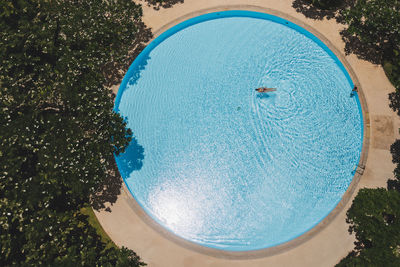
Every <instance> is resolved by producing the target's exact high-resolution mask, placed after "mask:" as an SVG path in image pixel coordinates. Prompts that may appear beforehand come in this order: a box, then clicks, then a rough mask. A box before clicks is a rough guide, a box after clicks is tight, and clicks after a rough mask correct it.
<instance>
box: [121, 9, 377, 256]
mask: <svg viewBox="0 0 400 267" xmlns="http://www.w3.org/2000/svg"><path fill="white" fill-rule="evenodd" d="M222 11H253V12H260V13H264V14H266V15H272V16H274V17H277V18H278V19H283V20H287V21H288V22H290V23H292V24H294V25H295V26H296V27H299V28H301V29H303V30H305V31H306V32H309V33H311V35H314V37H316V38H317V39H319V42H321V43H322V44H323V45H325V46H326V47H327V48H328V51H327V50H326V49H325V48H324V47H322V48H323V49H324V50H325V51H326V52H328V54H330V53H329V52H331V53H333V55H334V56H335V57H336V58H337V59H338V61H339V63H340V64H339V67H343V68H344V70H345V71H346V72H345V73H344V74H345V75H346V77H347V76H348V75H349V77H347V78H350V83H351V84H353V83H354V84H356V85H357V87H358V100H359V102H358V101H357V102H358V105H359V108H360V109H361V112H360V115H361V116H362V120H361V123H362V130H363V131H362V138H363V142H362V146H361V153H360V158H359V162H358V165H359V166H360V165H361V166H365V163H366V161H367V155H368V148H369V143H370V139H369V137H370V123H369V122H370V120H369V113H368V107H367V103H366V99H365V96H364V94H363V90H362V86H361V84H360V83H359V80H358V78H357V76H356V74H355V72H354V71H353V69H352V67H351V66H350V64H349V63H348V62H347V60H346V58H345V57H344V56H343V55H342V53H341V52H340V51H339V50H338V49H336V47H335V46H334V45H333V44H332V43H331V42H330V41H329V40H328V39H327V38H326V37H324V36H323V35H322V34H321V33H319V32H318V31H317V30H315V29H314V28H313V27H311V26H310V25H307V24H305V23H303V22H301V21H299V20H298V19H296V18H294V17H292V16H290V15H287V14H285V13H282V12H280V11H277V10H274V9H270V8H264V7H259V6H254V5H229V6H226V5H225V6H218V7H213V8H206V9H201V10H198V11H195V12H190V13H188V14H186V15H183V16H181V17H179V18H177V19H174V20H172V21H170V22H169V23H167V24H164V25H163V26H162V27H161V28H159V29H157V30H156V31H155V32H154V34H153V38H152V39H151V40H150V41H149V42H148V43H147V45H146V48H148V47H149V44H152V46H153V47H151V48H149V49H150V50H149V51H151V50H152V49H153V48H154V47H156V46H157V45H158V44H159V43H161V42H162V41H163V40H165V39H166V38H168V37H169V36H171V35H173V34H174V33H175V32H178V31H180V30H182V29H183V28H186V27H190V26H191V25H193V24H196V23H199V22H203V21H207V20H212V19H215V18H211V19H202V20H200V21H198V22H195V23H191V24H187V25H184V26H182V25H181V27H180V28H179V29H178V30H176V31H174V32H173V33H172V34H169V35H167V36H166V37H165V38H163V39H162V40H161V41H160V40H159V41H160V42H159V43H154V42H153V41H154V40H156V39H157V38H158V37H159V36H161V35H162V34H164V33H165V32H167V31H169V30H170V29H171V28H174V27H175V26H177V25H179V24H181V23H182V22H186V21H187V20H190V19H193V18H196V17H199V16H202V15H206V14H209V13H217V12H222ZM223 17H227V16H223ZM228 17H232V16H228ZM240 17H244V16H240ZM273 21H274V22H276V21H275V20H273ZM277 23H279V22H277ZM289 27H290V26H289ZM290 28H292V29H293V27H290ZM294 30H296V31H298V30H297V29H294ZM301 33H302V34H304V33H303V32H301ZM307 37H308V38H310V36H307ZM311 39H312V40H313V41H315V40H314V38H311ZM317 44H318V45H320V46H321V44H320V43H318V42H317ZM146 48H145V49H144V50H146ZM140 55H141V54H139V56H138V57H140ZM142 55H143V54H142ZM138 57H137V58H138ZM333 59H335V58H333ZM135 60H136V59H135ZM335 61H336V59H335ZM132 65H134V64H133V63H132V64H131V67H132ZM131 67H130V69H131ZM128 74H129V70H128V72H127V73H126V74H125V76H124V79H123V81H122V83H121V85H120V87H119V89H118V93H117V98H116V99H115V105H114V110H115V111H118V108H117V104H119V98H120V96H121V94H122V91H123V90H121V89H124V88H125V87H126V84H127V82H128V80H129V78H127V77H130V75H128ZM361 176H362V173H359V172H357V171H356V172H355V175H354V177H353V179H352V181H351V183H350V184H349V186H348V188H347V190H346V191H345V193H344V194H343V196H342V198H341V199H340V201H339V202H338V204H337V205H336V207H335V208H334V209H333V210H332V211H331V212H330V213H329V214H328V215H326V216H325V217H324V218H323V219H322V220H320V221H319V223H317V224H316V225H314V226H313V227H312V228H311V229H309V230H308V231H305V232H304V233H303V234H300V235H299V236H297V237H295V238H293V239H291V240H289V241H286V242H284V243H281V244H279V245H276V246H271V247H267V248H262V249H256V250H247V251H229V250H224V249H217V248H212V247H208V246H205V245H200V244H198V243H194V241H189V240H187V239H184V238H182V237H180V236H178V235H177V234H174V233H173V232H171V231H170V230H168V229H167V228H165V227H164V226H163V225H161V224H159V223H158V222H157V221H156V220H154V219H153V218H152V217H151V216H150V215H149V214H147V213H146V212H145V210H144V209H143V208H142V207H141V205H140V204H139V203H138V202H137V201H136V199H135V198H134V197H133V193H132V192H131V191H130V189H129V187H128V186H127V185H126V183H125V179H123V178H122V180H123V181H124V183H123V191H125V193H126V194H125V195H126V196H127V198H128V199H127V200H128V201H127V202H128V204H129V206H130V207H131V209H132V210H133V211H134V212H135V213H136V214H137V215H138V216H139V218H140V219H141V220H142V221H144V222H145V223H146V225H148V226H150V227H151V228H152V229H153V230H155V231H156V232H158V233H159V234H161V235H162V236H163V237H164V238H167V239H168V240H170V241H173V242H174V243H176V244H178V245H179V246H181V247H184V248H186V249H190V250H193V251H196V252H199V253H202V254H206V255H209V256H214V257H217V258H225V259H255V258H262V257H267V256H272V255H276V254H279V253H283V252H285V251H288V250H290V249H293V248H295V247H297V246H299V245H301V244H303V243H305V242H306V241H307V240H309V239H311V238H312V237H313V236H315V235H316V234H318V233H319V232H320V231H322V230H323V229H324V228H325V227H326V226H328V225H329V224H330V222H332V220H333V219H334V218H335V217H336V216H337V215H338V214H339V213H340V212H341V211H342V210H343V208H344V206H345V205H346V204H347V203H348V202H349V200H350V199H351V197H352V195H353V193H354V191H355V189H356V187H357V184H358V182H359V181H360V178H361ZM127 192H128V193H127Z"/></svg>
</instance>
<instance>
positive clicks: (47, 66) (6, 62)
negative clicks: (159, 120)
mask: <svg viewBox="0 0 400 267" xmlns="http://www.w3.org/2000/svg"><path fill="white" fill-rule="evenodd" d="M141 14H142V13H141V7H140V6H138V5H136V4H134V2H133V1H131V0H120V1H117V0H108V1H106V0H55V1H46V0H18V1H17V0H7V1H2V2H1V3H0V87H1V90H0V125H2V127H1V128H0V210H1V214H0V242H1V243H0V248H1V255H0V262H2V263H3V264H2V265H9V264H16V265H24V264H28V265H42V264H44V265H54V264H56V263H57V264H59V263H60V264H64V265H73V266H76V265H96V264H100V265H102V264H103V263H104V265H108V264H110V265H112V266H114V265H118V264H119V263H118V262H120V264H125V263H126V264H128V265H132V266H137V265H138V264H137V262H138V259H137V258H136V256H135V255H134V254H133V252H132V251H128V250H126V249H123V250H119V249H116V248H105V249H103V248H104V244H103V243H102V242H101V240H100V239H99V236H98V235H97V234H96V232H95V230H94V229H93V228H92V227H91V226H90V225H89V224H88V223H87V218H86V216H82V215H79V209H80V208H81V207H83V206H85V205H87V203H89V202H90V200H91V199H90V196H93V195H94V194H95V193H96V192H97V191H98V190H99V188H100V189H101V187H102V184H103V182H104V181H105V180H106V179H107V178H108V177H109V176H110V172H111V170H113V168H114V166H115V163H114V161H113V153H116V154H119V153H121V152H123V151H124V149H125V148H126V146H127V145H128V144H129V142H130V140H131V135H132V132H131V131H130V130H129V129H127V128H126V122H125V121H124V119H123V118H122V117H120V116H119V115H118V114H116V113H115V112H113V95H112V94H111V92H110V90H109V89H107V88H106V87H105V83H106V82H107V81H106V80H105V78H104V76H105V75H104V74H105V71H106V70H107V68H108V66H109V65H110V64H112V62H115V61H117V62H118V61H125V60H127V59H126V55H128V54H129V53H128V51H129V50H130V48H131V47H130V44H131V43H132V42H133V40H134V39H135V37H136V34H137V31H138V30H137V24H138V22H139V21H140V18H141ZM49 229H50V230H49ZM102 257H103V258H102ZM96 258H97V262H96V264H92V263H94V261H93V259H96ZM99 259H100V260H99ZM51 262H53V263H54V264H51ZM117 263H118V264H117ZM121 266H122V265H121Z"/></svg>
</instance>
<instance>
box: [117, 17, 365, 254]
mask: <svg viewBox="0 0 400 267" xmlns="http://www.w3.org/2000/svg"><path fill="white" fill-rule="evenodd" d="M261 86H266V87H275V88H277V91H276V92H274V93H268V94H260V93H257V92H256V91H255V88H258V87H261ZM352 87H353V84H352V81H351V79H350V77H349V75H348V73H347V72H346V70H345V69H344V67H343V66H342V64H341V63H340V62H339V61H338V59H337V58H336V57H335V56H334V54H333V53H332V52H331V51H329V49H328V48H327V47H326V46H325V45H324V44H323V43H322V42H321V41H319V40H318V39H317V38H316V37H314V36H313V35H312V34H310V33H309V32H307V31H305V30H304V29H302V28H300V27H299V26H297V25H295V24H293V23H291V22H287V21H285V20H283V19H280V18H277V17H274V16H271V15H267V14H262V13H256V12H248V11H228V12H221V13H212V14H206V15H203V16H200V17H197V18H194V19H191V20H189V21H186V22H184V23H181V24H179V25H178V26H175V27H174V28H172V29H170V30H168V31H167V32H165V33H164V34H162V35H161V36H160V37H158V38H157V39H156V40H155V41H153V42H152V43H151V44H150V45H149V46H148V47H147V48H146V49H145V50H144V51H143V52H142V53H141V54H140V55H139V57H138V58H137V59H136V60H135V62H134V63H133V64H132V66H131V68H130V69H129V71H128V73H127V74H126V76H125V78H124V80H123V82H122V84H121V87H120V90H119V92H118V96H117V99H116V104H115V110H116V111H118V112H119V113H120V114H121V115H122V116H123V117H125V118H126V120H127V122H128V127H130V128H131V129H132V130H133V133H134V140H133V141H132V143H131V144H130V146H129V147H128V149H127V151H126V153H125V154H123V155H121V156H119V157H116V161H117V164H118V167H119V170H120V172H121V175H122V177H123V179H124V181H125V183H126V185H127V186H128V188H129V190H130V192H131V193H132V195H133V196H134V197H135V199H136V200H137V202H138V203H139V204H140V205H141V207H142V208H143V209H144V210H145V211H146V212H147V213H148V214H149V215H150V216H151V217H152V218H153V219H154V220H155V221H156V222H158V223H159V224H161V225H162V226H163V227H165V228H166V229H168V230H169V231H171V232H173V233H174V234H176V235H178V236H180V237H182V238H184V239H186V240H189V241H192V242H195V243H197V244H200V245H204V246H208V247H212V248H217V249H223V250H229V251H247V250H255V249H262V248H267V247H271V246H275V245H278V244H281V243H284V242H286V241H289V240H291V239H293V238H295V237H297V236H299V235H301V234H303V233H305V232H306V231H308V230H310V229H311V228H312V227H313V226H315V225H316V224H317V223H318V222H320V221H321V220H322V219H323V218H324V217H325V216H326V215H328V214H329V212H331V211H332V209H333V208H334V207H335V206H336V205H337V203H338V202H339V201H340V199H341V197H342V196H343V194H344V192H345V191H346V189H347V187H348V186H349V184H350V182H351V180H352V178H353V173H352V171H353V167H354V166H355V165H357V164H358V160H359V157H360V152H361V146H362V115H361V109H360V107H359V102H358V97H357V96H354V97H350V92H351V89H352Z"/></svg>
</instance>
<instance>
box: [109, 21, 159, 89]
mask: <svg viewBox="0 0 400 267" xmlns="http://www.w3.org/2000/svg"><path fill="white" fill-rule="evenodd" d="M136 26H137V29H138V31H137V34H136V38H135V40H133V43H132V46H131V49H130V51H129V53H128V54H127V55H126V57H124V59H123V60H122V61H120V62H114V61H113V62H110V63H108V64H107V65H106V66H104V68H103V70H102V72H103V74H104V76H105V78H106V86H108V87H111V86H113V85H117V84H119V83H120V82H121V80H122V78H123V77H124V75H125V73H126V71H127V70H128V68H129V66H130V64H131V63H132V62H133V61H134V59H135V58H136V57H137V56H138V55H139V54H140V53H141V52H142V51H143V49H144V48H145V47H146V45H147V43H148V42H149V41H150V40H151V39H152V38H153V34H152V32H151V29H150V28H148V27H147V26H146V25H145V24H144V23H143V22H142V21H140V22H137V25H136ZM142 65H143V66H142ZM145 65H146V61H144V62H143V64H142V63H141V66H140V67H142V68H141V69H140V70H142V69H144V66H145Z"/></svg>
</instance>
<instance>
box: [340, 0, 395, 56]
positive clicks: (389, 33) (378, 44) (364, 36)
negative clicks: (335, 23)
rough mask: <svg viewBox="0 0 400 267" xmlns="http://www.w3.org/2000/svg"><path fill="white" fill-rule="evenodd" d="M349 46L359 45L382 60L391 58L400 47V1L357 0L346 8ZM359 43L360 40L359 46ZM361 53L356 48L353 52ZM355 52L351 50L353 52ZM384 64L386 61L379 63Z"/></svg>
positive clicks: (344, 14)
mask: <svg viewBox="0 0 400 267" xmlns="http://www.w3.org/2000/svg"><path fill="white" fill-rule="evenodd" d="M340 13H341V16H342V17H343V19H344V22H345V23H346V24H347V28H346V29H345V31H344V37H345V39H347V42H348V45H355V44H357V45H359V46H361V50H362V49H364V50H365V53H371V54H373V55H370V56H375V57H377V58H378V59H380V60H383V59H385V58H386V59H390V58H391V57H392V56H393V52H394V50H397V51H399V48H400V2H399V1H398V0H357V1H351V3H350V5H349V6H348V7H347V8H346V9H343V10H342V11H341V12H340ZM356 41H358V42H357V43H356ZM357 49H358V50H360V47H355V48H354V49H353V50H356V51H357ZM350 52H351V51H350ZM379 63H383V62H379Z"/></svg>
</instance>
